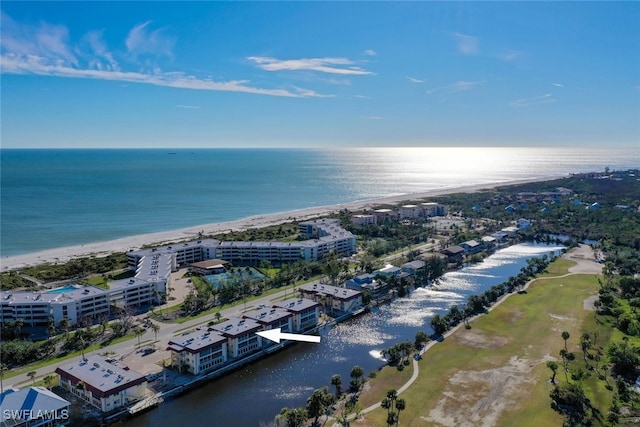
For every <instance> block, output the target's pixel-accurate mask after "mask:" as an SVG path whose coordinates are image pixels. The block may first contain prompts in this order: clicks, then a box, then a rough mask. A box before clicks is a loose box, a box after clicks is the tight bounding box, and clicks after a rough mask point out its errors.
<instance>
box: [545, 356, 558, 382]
mask: <svg viewBox="0 0 640 427" xmlns="http://www.w3.org/2000/svg"><path fill="white" fill-rule="evenodd" d="M547 368H549V369H551V371H552V372H553V376H552V377H551V384H555V383H556V373H557V372H558V364H557V363H556V362H554V361H549V362H547Z"/></svg>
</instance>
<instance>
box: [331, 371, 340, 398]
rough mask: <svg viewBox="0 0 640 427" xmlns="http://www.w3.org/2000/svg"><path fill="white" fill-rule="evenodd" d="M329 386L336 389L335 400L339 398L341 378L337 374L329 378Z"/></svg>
mask: <svg viewBox="0 0 640 427" xmlns="http://www.w3.org/2000/svg"><path fill="white" fill-rule="evenodd" d="M331 385H332V386H335V388H336V399H339V398H340V395H341V394H342V377H341V376H340V375H339V374H335V375H333V376H332V377H331Z"/></svg>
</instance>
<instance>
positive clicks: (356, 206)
mask: <svg viewBox="0 0 640 427" xmlns="http://www.w3.org/2000/svg"><path fill="white" fill-rule="evenodd" d="M567 176H568V175H563V176H547V177H540V178H529V179H521V180H511V181H505V182H497V183H484V184H477V185H467V186H461V187H454V188H446V189H441V190H429V191H424V192H419V193H410V194H401V195H397V196H387V197H379V198H375V199H367V200H360V201H354V202H347V203H340V204H335V205H327V206H317V207H310V208H302V209H297V210H293V211H286V212H278V213H273V214H265V215H254V216H250V217H246V218H242V219H238V220H234V221H227V222H219V223H211V224H203V225H197V226H193V227H187V228H181V229H178V230H169V231H160V232H155V233H146V234H138V235H134V236H129V237H121V238H118V239H114V240H108V241H103V242H92V243H87V244H83V245H74V246H64V247H59V248H52V249H45V250H42V251H37V252H30V253H26V254H21V255H14V256H8V257H5V258H3V259H2V260H1V261H0V264H1V265H2V268H1V270H0V271H1V272H7V271H12V270H18V269H20V268H25V267H32V266H36V265H40V264H46V263H63V262H67V261H69V260H71V259H74V258H82V257H89V256H97V257H100V256H107V255H109V254H112V253H115V252H128V251H131V250H137V249H140V248H142V247H143V246H145V245H161V244H165V243H167V244H168V243H174V242H176V241H182V240H187V239H189V240H194V239H197V237H198V234H199V233H200V232H203V234H204V235H215V234H221V233H224V232H228V231H244V230H247V229H251V228H263V227H268V226H271V225H278V224H282V223H285V222H290V221H293V220H294V219H295V220H296V221H301V220H302V221H304V220H308V219H312V218H316V217H320V216H325V215H329V214H331V213H334V212H336V211H339V210H343V209H348V210H351V211H355V210H362V209H365V208H370V207H373V206H379V205H384V204H397V203H400V202H403V201H408V200H418V199H425V198H429V197H438V196H444V195H448V194H455V193H473V192H478V191H481V190H491V189H495V188H497V187H503V186H511V185H518V184H526V183H531V182H545V181H550V180H554V179H561V178H564V177H567Z"/></svg>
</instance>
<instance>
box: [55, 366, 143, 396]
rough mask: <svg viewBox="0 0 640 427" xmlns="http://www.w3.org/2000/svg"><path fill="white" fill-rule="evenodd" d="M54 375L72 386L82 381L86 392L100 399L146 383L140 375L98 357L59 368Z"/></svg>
mask: <svg viewBox="0 0 640 427" xmlns="http://www.w3.org/2000/svg"><path fill="white" fill-rule="evenodd" d="M56 374H58V375H60V376H62V377H65V378H67V379H69V380H70V381H71V382H72V383H73V384H77V383H79V382H80V381H82V382H83V383H84V384H85V386H86V387H87V390H90V391H91V392H92V393H93V394H94V395H95V396H97V397H100V398H102V397H107V396H111V395H113V394H116V393H119V392H120V391H122V390H126V389H128V388H130V387H133V386H136V385H139V384H143V383H145V382H147V379H146V378H145V376H144V375H142V374H141V373H139V372H136V371H132V370H125V369H123V368H120V367H119V366H114V365H112V364H110V363H109V362H107V361H106V360H105V359H104V358H103V357H102V356H98V355H91V356H88V357H86V358H85V359H84V360H82V359H81V360H80V361H76V362H73V363H69V364H67V365H63V366H59V367H58V368H57V369H56Z"/></svg>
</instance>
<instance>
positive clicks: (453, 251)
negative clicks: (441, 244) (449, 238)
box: [442, 245, 464, 255]
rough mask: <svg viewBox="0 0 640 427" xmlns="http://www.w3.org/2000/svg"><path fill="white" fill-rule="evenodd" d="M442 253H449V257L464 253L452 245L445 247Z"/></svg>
mask: <svg viewBox="0 0 640 427" xmlns="http://www.w3.org/2000/svg"><path fill="white" fill-rule="evenodd" d="M442 252H446V253H449V254H451V255H457V254H461V253H463V252H464V248H463V247H461V246H458V245H453V246H449V247H446V248H444V249H443V250H442Z"/></svg>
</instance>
